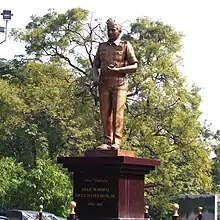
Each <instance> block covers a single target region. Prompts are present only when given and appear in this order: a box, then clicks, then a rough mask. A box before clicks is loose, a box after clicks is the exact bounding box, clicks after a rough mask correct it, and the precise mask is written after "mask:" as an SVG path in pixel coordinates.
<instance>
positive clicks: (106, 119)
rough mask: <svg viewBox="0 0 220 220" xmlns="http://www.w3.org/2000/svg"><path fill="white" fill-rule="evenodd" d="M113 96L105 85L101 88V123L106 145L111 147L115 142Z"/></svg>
mask: <svg viewBox="0 0 220 220" xmlns="http://www.w3.org/2000/svg"><path fill="white" fill-rule="evenodd" d="M111 96H112V94H111V91H110V89H109V88H108V87H107V86H105V85H104V84H102V85H100V86H99V100H100V113H101V121H102V126H103V131H104V137H105V144H107V145H111V144H112V141H113V128H112V120H113V115H112V98H111Z"/></svg>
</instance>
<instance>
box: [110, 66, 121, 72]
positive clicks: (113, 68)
mask: <svg viewBox="0 0 220 220" xmlns="http://www.w3.org/2000/svg"><path fill="white" fill-rule="evenodd" d="M107 70H108V71H110V72H112V73H118V72H119V71H120V68H118V67H115V66H111V65H110V66H108V67H107Z"/></svg>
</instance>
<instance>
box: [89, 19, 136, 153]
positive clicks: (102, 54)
mask: <svg viewBox="0 0 220 220" xmlns="http://www.w3.org/2000/svg"><path fill="white" fill-rule="evenodd" d="M107 30H108V41H107V42H104V43H100V44H99V47H98V49H97V52H96V56H95V59H94V62H93V78H94V85H95V86H98V87H99V99H100V113H101V121H102V125H103V130H104V136H105V141H104V143H103V144H102V145H101V146H99V147H98V148H99V149H102V150H110V149H114V150H117V149H119V148H120V145H121V141H122V135H123V126H124V108H125V102H126V98H127V90H128V81H127V78H126V74H129V73H134V72H136V70H137V63H138V61H137V58H136V56H135V53H134V50H133V47H132V45H131V43H130V42H128V41H121V39H120V35H121V31H122V27H121V25H120V24H118V23H117V22H116V21H115V20H113V19H111V18H110V19H108V20H107ZM99 69H100V74H99Z"/></svg>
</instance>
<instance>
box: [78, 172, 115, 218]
mask: <svg viewBox="0 0 220 220" xmlns="http://www.w3.org/2000/svg"><path fill="white" fill-rule="evenodd" d="M74 200H75V201H76V203H77V204H78V206H77V207H76V212H77V214H78V216H81V218H89V217H90V216H96V217H97V218H112V217H115V216H117V213H118V203H117V202H118V181H117V179H116V178H115V177H113V176H107V175H106V176H105V175H102V176H101V175H94V174H89V173H85V172H81V173H76V175H75V176H74ZM109 209H111V212H110V213H109V212H108V211H109Z"/></svg>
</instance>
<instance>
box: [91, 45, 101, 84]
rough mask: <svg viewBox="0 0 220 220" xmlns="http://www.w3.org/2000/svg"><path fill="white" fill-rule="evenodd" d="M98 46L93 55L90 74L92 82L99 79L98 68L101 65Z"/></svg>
mask: <svg viewBox="0 0 220 220" xmlns="http://www.w3.org/2000/svg"><path fill="white" fill-rule="evenodd" d="M99 47H100V46H99ZM99 47H98V50H97V52H96V55H95V59H94V61H93V64H92V76H93V82H94V83H97V82H98V81H99V70H98V69H99V68H100V65H101V61H100V53H99Z"/></svg>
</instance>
